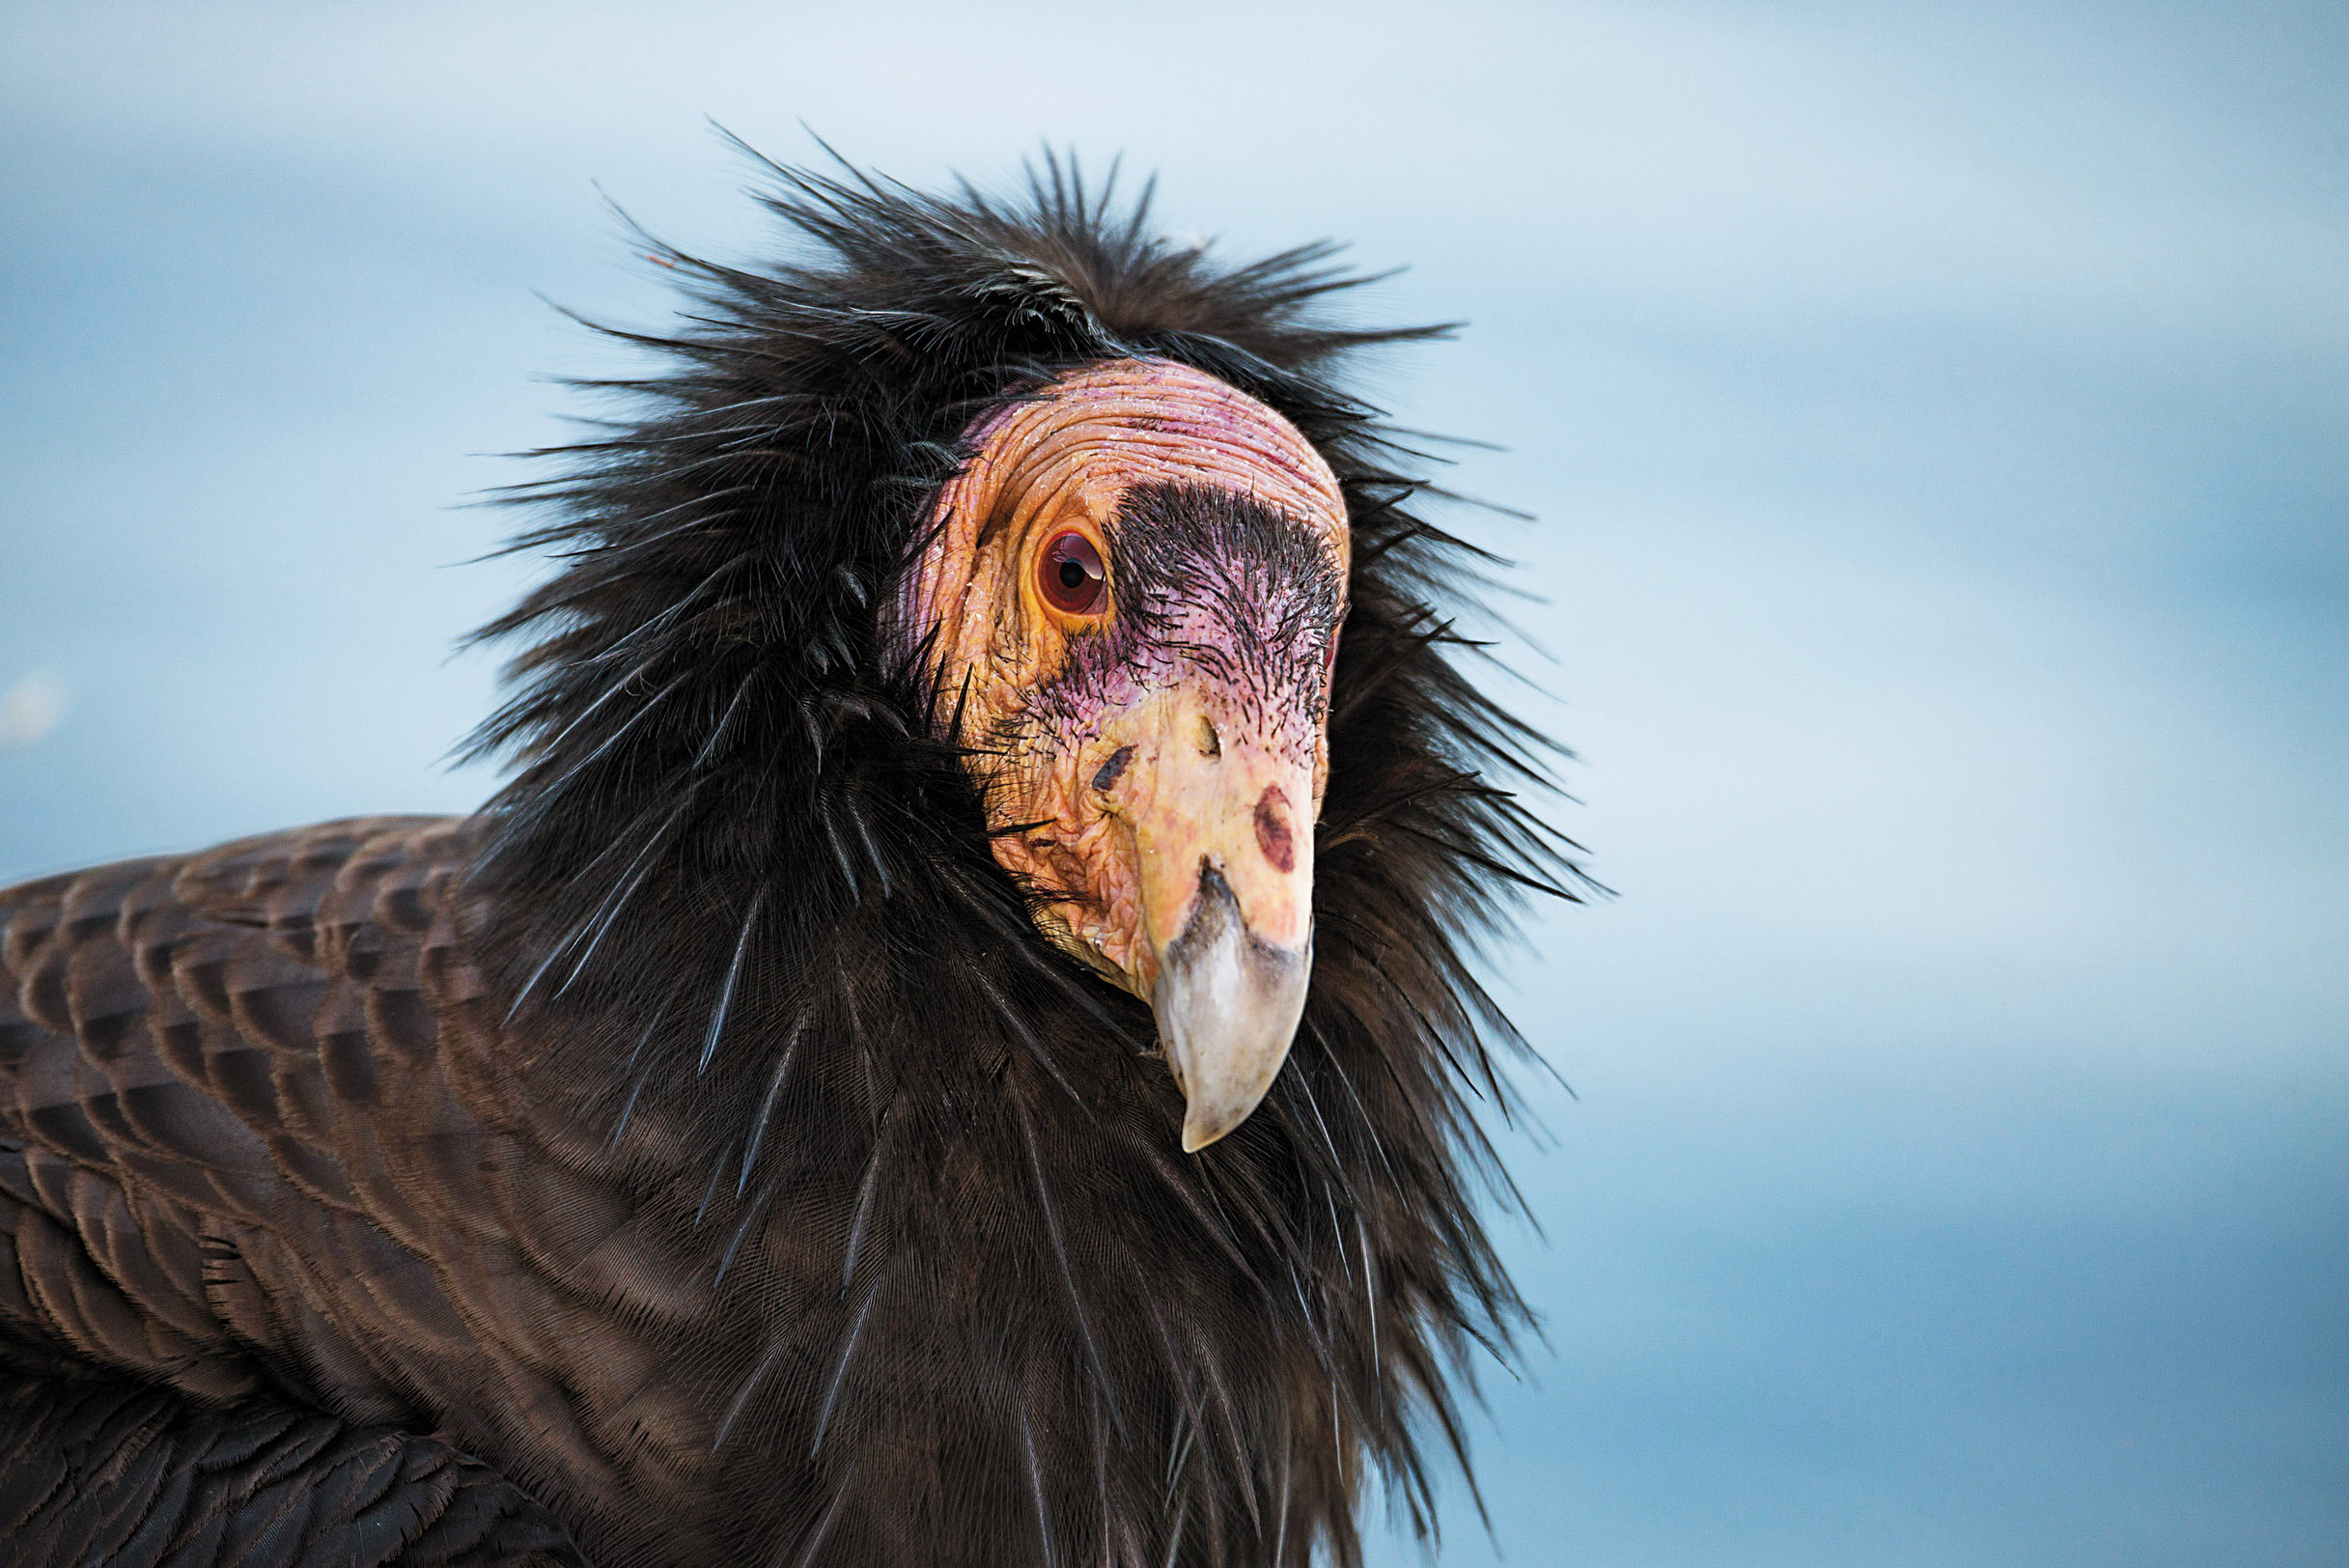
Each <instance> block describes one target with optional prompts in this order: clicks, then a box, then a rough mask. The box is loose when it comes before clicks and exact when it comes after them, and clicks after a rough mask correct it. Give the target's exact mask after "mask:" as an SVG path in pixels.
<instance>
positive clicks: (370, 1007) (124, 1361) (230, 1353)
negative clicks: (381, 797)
mask: <svg viewBox="0 0 2349 1568" xmlns="http://www.w3.org/2000/svg"><path fill="white" fill-rule="evenodd" d="M466 832H467V828H466V825H465V824H464V823H463V822H461V821H459V820H450V819H437V818H417V817H375V818H360V819H353V820H349V821H343V822H334V823H325V824H321V825H318V826H310V827H303V828H296V829H292V830H289V831H285V832H279V833H271V834H266V835H263V836H259V837H254V838H247V839H241V840H238V841H237V842H234V843H231V844H226V845H222V846H220V847H219V848H217V849H213V850H210V851H206V852H202V853H198V854H183V855H161V856H152V857H148V858H143V859H136V860H125V861H120V862H116V863H113V864H109V865H102V866H97V867H92V868H89V869H86V870H81V871H75V872H70V873H66V874H63V875H59V876H53V877H48V878H43V879H42V880H39V881H36V882H26V883H23V884H21V885H18V886H16V887H14V888H10V889H7V890H5V891H0V1242H4V1243H5V1244H6V1246H7V1247H8V1250H9V1252H10V1254H11V1255H10V1256H9V1257H7V1258H5V1259H0V1338H5V1339H7V1340H9V1341H11V1342H12V1343H11V1349H12V1351H13V1353H14V1358H15V1359H18V1360H24V1359H32V1360H34V1361H35V1362H36V1363H48V1362H63V1363H66V1364H69V1365H76V1364H78V1365H88V1364H91V1363H96V1364H98V1365H100V1366H107V1367H112V1368H116V1369H119V1370H126V1371H132V1372H137V1373H142V1374H146V1375H150V1376H159V1377H162V1378H164V1379H165V1380H166V1381H168V1382H171V1383H173V1384H174V1385H175V1386H180V1387H181V1388H182V1391H184V1392H187V1393H191V1394H195V1395H198V1396H201V1397H206V1398H213V1399H218V1398H233V1397H238V1396H239V1395H240V1394H241V1393H242V1392H243V1391H245V1390H247V1389H249V1388H251V1387H253V1386H256V1382H257V1380H261V1379H263V1378H264V1377H265V1374H264V1370H263V1368H262V1367H261V1366H260V1365H257V1364H256V1357H258V1358H260V1360H261V1361H265V1362H266V1361H267V1360H269V1359H271V1358H277V1357H278V1353H283V1352H286V1351H287V1350H289V1348H290V1347H291V1345H292V1344H293V1343H294V1342H295V1341H298V1342H300V1343H301V1345H302V1347H303V1350H304V1354H299V1355H294V1356H291V1357H284V1358H282V1359H283V1360H284V1362H285V1364H284V1365H283V1366H281V1367H280V1368H279V1371H280V1372H281V1373H282V1374H283V1375H282V1376H280V1377H279V1378H278V1381H280V1382H281V1383H282V1382H284V1381H287V1379H288V1378H290V1377H293V1378H297V1379H298V1381H301V1382H306V1383H310V1384H313V1385H316V1384H319V1383H325V1384H328V1385H331V1384H333V1383H334V1382H336V1381H337V1380H338V1379H347V1380H348V1381H349V1382H350V1384H351V1385H352V1386H363V1385H365V1384H368V1383H372V1382H374V1381H376V1380H374V1379H370V1378H365V1377H362V1376H360V1375H359V1374H358V1372H357V1369H355V1368H354V1369H345V1370H344V1371H342V1372H337V1371H336V1370H334V1369H332V1368H328V1367H324V1366H321V1365H307V1366H299V1370H298V1372H297V1371H296V1367H297V1366H298V1365H299V1363H303V1362H311V1361H315V1360H316V1358H317V1355H318V1353H319V1351H320V1349H321V1347H322V1346H324V1345H325V1344H327V1343H328V1342H329V1341H331V1340H332V1339H333V1338H334V1337H336V1336H335V1335H334V1334H333V1333H332V1332H331V1331H329V1330H326V1328H325V1326H323V1325H311V1324H289V1323H287V1322H285V1321H283V1320H284V1317H285V1313H284V1310H283V1306H284V1302H285V1301H286V1300H287V1299H288V1297H287V1293H286V1292H285V1291H284V1290H283V1288H282V1286H283V1284H284V1282H283V1281H280V1280H277V1279H274V1278H271V1277H269V1276H270V1275H271V1274H272V1273H273V1267H272V1265H273V1263H274V1261H275V1259H276V1257H277V1255H278V1254H279V1253H281V1252H283V1251H288V1250H292V1249H302V1248H308V1247H310V1246H322V1244H323V1252H322V1255H321V1257H320V1261H321V1262H325V1261H326V1260H327V1259H333V1260H334V1261H336V1262H339V1263H342V1264H344V1265H346V1266H348V1267H351V1268H356V1269H361V1270H367V1269H370V1268H373V1269H377V1270H387V1271H389V1272H391V1273H392V1274H395V1275H396V1274H397V1273H398V1264H399V1261H400V1260H399V1259H398V1258H397V1257H396V1256H393V1255H390V1254H391V1253H392V1252H393V1251H396V1249H397V1248H398V1246H399V1238H398V1236H397V1229H398V1227H396V1226H387V1225H386V1224H385V1223H384V1222H383V1221H384V1219H385V1218H386V1217H387V1212H388V1213H392V1214H396V1213H398V1212H400V1211H402V1210H403V1209H406V1210H411V1211H412V1209H413V1203H412V1200H410V1199H406V1198H404V1197H402V1196H401V1195H400V1194H399V1191H398V1188H399V1185H400V1184H399V1173H398V1172H397V1170H396V1169H395V1168H394V1167H395V1166H396V1164H397V1159H396V1156H395V1155H394V1154H393V1152H392V1151H390V1150H388V1149H387V1148H386V1146H385V1144H386V1138H385V1130H384V1127H383V1125H382V1123H383V1121H384V1119H385V1118H384V1116H383V1112H384V1110H385V1109H386V1108H387V1107H390V1106H403V1105H404V1111H403V1114H402V1115H395V1116H394V1117H393V1118H392V1120H394V1121H398V1120H401V1119H404V1118H405V1119H411V1120H412V1119H414V1118H415V1117H418V1116H422V1117H425V1118H428V1119H429V1118H431V1117H433V1116H434V1115H436V1114H437V1115H440V1116H442V1117H444V1118H446V1117H447V1116H448V1115H449V1111H448V1107H447V1105H446V1102H447V1100H448V1098H449V1096H448V1092H447V1088H446V1082H445V1080H446V1078H447V1074H446V1071H445V1064H444V1063H441V1062H440V1061H438V1060H437V1057H438V1055H439V1049H440V1038H439V1037H440V1032H441V1031H440V1027H439V1023H438V1019H439V1017H440V1016H441V1015H443V1014H444V1013H445V1012H446V1010H447V1009H448V1007H449V1006H450V1005H451V997H450V996H449V995H436V994H434V992H435V990H436V989H437V990H439V991H442V992H449V991H454V992H458V993H461V992H462V991H463V990H464V989H465V986H466V974H467V972H468V971H467V966H465V965H464V964H463V962H462V960H461V956H460V950H459V939H458V938H457V936H456V932H455V919H454V914H453V905H454V900H455V898H456V896H457V893H456V889H457V886H458V884H459V882H461V872H462V867H463V864H464V861H465V854H466V837H465V835H466ZM404 1069H406V1070H407V1072H406V1075H405V1076H406V1078H407V1079H408V1081H405V1082H403V1081H402V1080H403V1070H404ZM403 1091H405V1092H403ZM362 1217H364V1218H365V1219H366V1220H367V1221H368V1222H366V1223H353V1222H352V1221H355V1220H359V1219H360V1218H362ZM411 1218H412V1220H413V1222H414V1225H415V1226H416V1227H418V1228H429V1221H428V1220H427V1219H426V1218H424V1217H421V1216H413V1215H411ZM338 1242H339V1243H340V1245H333V1244H336V1243H338ZM376 1253H380V1254H384V1255H381V1256H374V1255H365V1254H376ZM337 1254H341V1256H340V1257H337ZM299 1294H300V1295H301V1296H303V1297H317V1296H319V1295H320V1294H321V1293H317V1292H309V1291H304V1292H300V1293H299ZM303 1391H305V1392H307V1391H310V1390H308V1389H305V1390H303ZM374 1414H378V1415H381V1416H385V1417H389V1416H391V1415H392V1414H395V1413H393V1412H390V1411H383V1412H377V1413H374Z"/></svg>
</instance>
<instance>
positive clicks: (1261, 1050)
mask: <svg viewBox="0 0 2349 1568" xmlns="http://www.w3.org/2000/svg"><path fill="white" fill-rule="evenodd" d="M1132 718H1133V721H1134V722H1135V725H1136V730H1137V732H1138V733H1137V734H1136V739H1137V740H1138V741H1140V742H1142V745H1141V747H1140V748H1138V749H1140V750H1141V755H1140V756H1138V757H1136V758H1135V759H1134V760H1135V763H1136V765H1137V766H1136V768H1135V769H1134V771H1135V772H1136V773H1137V774H1139V775H1140V776H1139V777H1137V778H1136V779H1135V780H1134V783H1135V785H1136V786H1137V787H1136V788H1135V789H1134V790H1133V792H1132V793H1131V794H1130V795H1129V796H1128V797H1127V798H1126V799H1125V800H1123V801H1122V802H1121V809H1120V815H1123V816H1124V817H1125V818H1126V820H1127V822H1128V823H1129V824H1130V825H1131V826H1132V828H1133V842H1134V849H1135V852H1136V854H1135V858H1136V861H1137V866H1136V869H1137V870H1138V872H1139V883H1140V885H1139V888H1138V893H1139V901H1138V902H1139V905H1140V909H1139V911H1138V912H1139V914H1140V917H1141V918H1140V925H1141V931H1140V933H1139V935H1140V936H1141V937H1142V938H1143V940H1142V943H1141V944H1140V945H1141V947H1142V948H1143V950H1144V952H1143V953H1137V954H1136V958H1137V959H1139V960H1140V962H1139V963H1137V964H1136V965H1135V967H1136V968H1137V969H1144V970H1145V971H1146V972H1142V973H1136V974H1133V975H1132V976H1131V977H1130V978H1131V980H1132V981H1133V983H1134V989H1135V990H1136V991H1138V992H1140V993H1141V994H1142V995H1143V996H1145V997H1146V998H1147V999H1148V1000H1149V1002H1150V1005H1151V1009H1152V1011H1154V1012H1155V1013H1156V1014H1157V1015H1158V1024H1159V1040H1160V1043H1161V1045H1162V1046H1163V1047H1164V1048H1165V1051H1166V1061H1167V1065H1168V1067H1170V1068H1171V1069H1172V1070H1173V1072H1174V1076H1175V1081H1176V1083H1178V1084H1179V1085H1180V1086H1181V1087H1182V1090H1183V1097H1184V1100H1185V1102H1186V1105H1187V1110H1186V1113H1185V1115H1184V1118H1183V1148H1184V1151H1185V1152H1186V1153H1192V1152H1195V1151H1197V1150H1200V1149H1203V1148H1205V1147H1207V1145H1209V1144H1211V1143H1213V1142H1215V1141H1216V1139H1217V1138H1219V1137H1221V1136H1223V1135H1224V1134H1226V1133H1229V1132H1230V1131H1231V1130H1232V1129H1233V1128H1235V1127H1238V1126H1239V1125H1240V1124H1241V1123H1242V1122H1244V1121H1245V1120H1246V1119H1247V1116H1248V1113H1249V1112H1250V1111H1252V1110H1254V1109H1255V1108H1256V1106H1257V1103H1258V1102H1259V1101H1261V1100H1262V1099H1263V1098H1264V1096H1265V1092H1266V1091H1267V1090H1268V1089H1270V1088H1271V1087H1272V1079H1273V1078H1275V1077H1277V1076H1278V1074H1279V1072H1280V1067H1281V1063H1282V1062H1283V1061H1285V1060H1286V1059H1287V1058H1288V1054H1289V1043H1290V1041H1291V1040H1292V1039H1293V1038H1294V1037H1295V1036H1296V1033H1297V1022H1298V1018H1299V1016H1300V1014H1301V1013H1302V1012H1303V1011H1304V1005H1305V988H1306V983H1307V982H1308V981H1309V980H1310V979H1311V977H1312V971H1313V770H1312V764H1311V762H1310V760H1309V759H1299V758H1297V757H1295V756H1292V755H1288V754H1286V753H1285V752H1284V751H1283V750H1282V749H1280V748H1278V747H1277V746H1275V745H1272V744H1269V743H1267V742H1268V738H1267V737H1263V736H1259V735H1254V734H1250V733H1246V732H1245V731H1244V729H1242V728H1240V727H1238V726H1235V725H1231V724H1228V723H1227V724H1225V725H1223V726H1220V727H1219V726H1218V725H1217V724H1216V721H1215V719H1214V717H1213V716H1212V715H1211V714H1210V713H1209V712H1208V710H1207V707H1206V705H1205V704H1204V703H1203V702H1202V701H1201V700H1200V697H1199V694H1198V693H1197V692H1195V691H1192V690H1190V689H1188V688H1178V689H1177V690H1174V691H1171V692H1167V693H1164V694H1162V695H1161V696H1160V697H1159V698H1158V699H1157V700H1155V701H1153V702H1151V703H1149V704H1147V705H1146V706H1145V709H1144V710H1143V711H1141V712H1138V713H1135V714H1133V715H1132ZM1144 954H1146V957H1145V956H1144Z"/></svg>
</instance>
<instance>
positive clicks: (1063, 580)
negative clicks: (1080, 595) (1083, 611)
mask: <svg viewBox="0 0 2349 1568" xmlns="http://www.w3.org/2000/svg"><path fill="white" fill-rule="evenodd" d="M1091 575H1092V574H1091V573H1089V572H1087V571H1086V570H1085V569H1084V565H1083V563H1082V562H1078V561H1063V562H1061V563H1060V586H1062V587H1063V588H1082V587H1083V586H1084V585H1085V579H1086V578H1087V577H1089V576H1091Z"/></svg>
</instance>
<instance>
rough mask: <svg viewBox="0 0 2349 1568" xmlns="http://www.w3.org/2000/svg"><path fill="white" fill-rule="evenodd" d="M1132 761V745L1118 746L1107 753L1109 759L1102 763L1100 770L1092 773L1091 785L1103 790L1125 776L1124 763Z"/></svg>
mask: <svg viewBox="0 0 2349 1568" xmlns="http://www.w3.org/2000/svg"><path fill="white" fill-rule="evenodd" d="M1132 761H1133V747H1132V746H1119V747H1118V748H1117V749H1116V750H1115V751H1112V752H1111V753H1109V760H1108V761H1107V762H1105V763H1103V764H1102V765H1101V770H1100V771H1099V772H1097V773H1095V774H1094V775H1093V787H1094V788H1095V789H1097V790H1105V789H1107V788H1109V787H1110V786H1111V785H1112V784H1115V783H1116V782H1117V781H1118V780H1119V779H1120V778H1122V777H1123V776H1125V772H1126V765H1127V764H1128V763H1130V762H1132Z"/></svg>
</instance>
